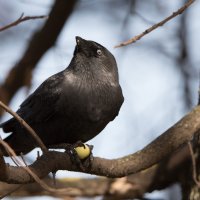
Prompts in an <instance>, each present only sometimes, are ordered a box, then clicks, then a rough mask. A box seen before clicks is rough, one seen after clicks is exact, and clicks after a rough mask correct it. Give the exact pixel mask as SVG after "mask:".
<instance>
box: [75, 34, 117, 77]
mask: <svg viewBox="0 0 200 200" xmlns="http://www.w3.org/2000/svg"><path fill="white" fill-rule="evenodd" d="M74 61H75V63H76V65H75V67H78V68H79V69H78V70H81V71H82V69H83V68H87V70H91V71H93V72H95V73H100V72H101V71H102V72H108V73H109V72H110V73H112V75H113V76H115V78H116V79H118V71H117V64H116V61H115V58H114V56H113V55H112V54H111V53H110V51H108V50H107V49H106V48H105V47H103V46H102V45H100V44H98V43H97V42H94V41H91V40H85V39H83V38H81V37H79V36H76V47H75V50H74ZM81 68H82V69H81ZM83 70H85V69H83Z"/></svg>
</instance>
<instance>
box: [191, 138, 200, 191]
mask: <svg viewBox="0 0 200 200" xmlns="http://www.w3.org/2000/svg"><path fill="white" fill-rule="evenodd" d="M188 148H189V151H190V155H191V159H192V168H193V170H192V172H193V180H194V182H195V183H196V185H197V186H198V187H199V188H200V182H199V181H198V179H197V168H196V161H195V157H194V151H193V149H192V145H191V142H190V141H189V142H188Z"/></svg>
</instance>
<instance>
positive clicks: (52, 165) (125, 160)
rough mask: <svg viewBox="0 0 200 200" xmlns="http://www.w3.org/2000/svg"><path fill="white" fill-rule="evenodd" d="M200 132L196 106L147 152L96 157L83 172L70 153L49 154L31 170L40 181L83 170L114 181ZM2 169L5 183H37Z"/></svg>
mask: <svg viewBox="0 0 200 200" xmlns="http://www.w3.org/2000/svg"><path fill="white" fill-rule="evenodd" d="M199 130H200V106H196V107H195V108H194V109H193V110H192V111H191V112H190V113H189V114H187V115H186V116H185V117H183V118H182V119H181V120H180V121H179V122H177V123H176V124H175V125H174V126H172V127H171V128H170V129H168V130H167V131H166V132H164V133H163V134H162V135H160V136H159V137H158V138H157V139H155V140H154V141H153V142H152V143H150V144H149V145H147V146H146V147H145V148H144V149H142V150H141V151H138V152H136V153H134V154H131V155H128V156H125V157H122V158H118V159H113V160H110V159H104V158H98V157H94V160H93V161H92V165H91V168H90V169H86V170H85V171H81V170H80V169H78V168H77V166H74V165H73V163H71V160H70V157H69V156H68V155H67V153H63V152H56V151H49V152H47V153H45V154H43V155H42V156H41V157H40V158H39V159H37V160H36V161H35V162H34V163H33V164H32V165H30V166H29V168H30V169H31V171H33V172H34V173H35V174H36V175H37V176H38V177H40V178H43V177H45V176H46V175H47V174H49V173H50V172H52V171H54V172H55V171H57V170H69V171H79V172H84V173H90V174H95V175H100V176H106V177H110V178H114V177H123V176H127V175H129V174H134V173H137V172H139V171H141V170H144V169H147V168H149V167H151V166H152V165H154V164H156V163H158V162H160V161H161V160H162V159H164V158H165V157H166V156H168V155H169V154H171V153H172V152H174V151H175V150H176V149H178V148H179V147H181V146H182V145H183V144H185V143H187V142H188V141H190V140H191V138H192V137H193V135H194V134H195V133H197V132H198V131H199ZM158 152H159V154H158ZM0 161H2V159H1V160H0ZM47 163H48V165H47ZM0 166H2V167H1V171H0V180H1V181H5V182H7V183H30V182H33V181H34V180H33V178H32V177H31V176H30V175H29V174H28V173H27V172H26V171H24V169H23V168H21V167H13V166H5V164H4V163H2V162H0ZM3 169H6V170H3Z"/></svg>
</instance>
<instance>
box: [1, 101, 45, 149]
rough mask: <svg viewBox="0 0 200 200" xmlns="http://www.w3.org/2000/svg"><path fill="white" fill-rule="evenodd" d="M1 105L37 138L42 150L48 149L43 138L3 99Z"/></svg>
mask: <svg viewBox="0 0 200 200" xmlns="http://www.w3.org/2000/svg"><path fill="white" fill-rule="evenodd" d="M0 107H2V108H3V109H4V110H5V111H7V112H8V113H10V114H11V115H12V116H13V117H14V118H15V119H16V120H17V121H18V122H19V123H20V124H21V125H22V126H24V128H25V129H26V130H27V131H28V133H30V134H31V136H32V137H33V138H34V139H35V141H36V142H37V143H38V145H39V147H40V148H41V150H42V151H43V153H44V152H47V151H48V149H47V148H46V146H45V145H44V143H43V142H42V140H41V139H40V138H39V137H38V135H37V134H36V132H35V131H34V130H33V129H32V128H31V127H30V126H29V125H28V124H27V123H26V122H25V121H24V120H23V119H22V118H21V117H20V116H19V115H18V114H17V113H16V112H13V111H12V110H11V109H10V108H9V107H8V106H6V105H5V104H4V103H3V102H2V101H0Z"/></svg>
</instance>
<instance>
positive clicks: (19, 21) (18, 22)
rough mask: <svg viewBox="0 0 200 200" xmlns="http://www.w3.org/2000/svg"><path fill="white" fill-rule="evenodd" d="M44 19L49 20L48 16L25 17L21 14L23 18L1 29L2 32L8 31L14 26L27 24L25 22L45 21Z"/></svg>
mask: <svg viewBox="0 0 200 200" xmlns="http://www.w3.org/2000/svg"><path fill="white" fill-rule="evenodd" d="M44 18H48V16H45V15H41V16H24V13H22V14H21V16H20V17H19V19H17V20H16V21H14V22H12V23H10V24H8V25H6V26H3V27H0V32H1V31H5V30H6V29H9V28H11V27H13V26H16V25H18V24H20V23H22V22H25V21H28V20H33V19H44Z"/></svg>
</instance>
